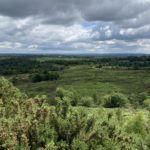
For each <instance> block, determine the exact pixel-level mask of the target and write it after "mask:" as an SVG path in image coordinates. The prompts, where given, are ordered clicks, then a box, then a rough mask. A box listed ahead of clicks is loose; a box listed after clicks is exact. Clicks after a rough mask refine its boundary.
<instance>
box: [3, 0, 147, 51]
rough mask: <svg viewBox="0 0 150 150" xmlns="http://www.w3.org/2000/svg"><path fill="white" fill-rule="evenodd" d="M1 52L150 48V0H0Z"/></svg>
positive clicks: (137, 49)
mask: <svg viewBox="0 0 150 150" xmlns="http://www.w3.org/2000/svg"><path fill="white" fill-rule="evenodd" d="M0 53H150V0H0Z"/></svg>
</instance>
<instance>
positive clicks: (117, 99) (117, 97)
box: [104, 93, 128, 108]
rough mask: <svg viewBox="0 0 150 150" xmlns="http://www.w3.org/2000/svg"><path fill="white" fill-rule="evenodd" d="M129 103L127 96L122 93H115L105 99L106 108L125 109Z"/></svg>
mask: <svg viewBox="0 0 150 150" xmlns="http://www.w3.org/2000/svg"><path fill="white" fill-rule="evenodd" d="M127 102H128V99H127V97H126V96H125V95H123V94H121V93H114V94H112V95H109V96H106V97H105V98H104V107H108V108H113V107H124V106H125V105H126V104H127Z"/></svg>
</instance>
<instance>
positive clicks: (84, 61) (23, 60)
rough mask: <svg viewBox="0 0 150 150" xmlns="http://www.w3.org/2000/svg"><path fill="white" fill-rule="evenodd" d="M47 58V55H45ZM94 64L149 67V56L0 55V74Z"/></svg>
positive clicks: (37, 71)
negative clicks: (68, 56) (61, 56)
mask: <svg viewBox="0 0 150 150" xmlns="http://www.w3.org/2000/svg"><path fill="white" fill-rule="evenodd" d="M46 58H47V57H46ZM92 64H93V65H96V66H97V67H98V68H101V67H103V66H104V67H105V66H111V67H125V68H127V69H136V70H137V69H149V68H150V56H140V57H137V56H130V57H120V58H119V57H117V58H115V57H107V58H95V57H87V58H67V57H66V58H64V57H63V58H58V57H56V58H53V57H52V58H51V57H48V58H47V59H45V57H40V56H39V57H37V56H36V57H34V56H33V57H31V56H30V57H29V56H24V57H21V56H18V57H13V56H12V57H6V58H5V57H1V58H0V74H1V75H13V74H24V73H39V72H40V73H41V72H44V71H61V70H63V69H64V68H65V67H67V66H70V65H92Z"/></svg>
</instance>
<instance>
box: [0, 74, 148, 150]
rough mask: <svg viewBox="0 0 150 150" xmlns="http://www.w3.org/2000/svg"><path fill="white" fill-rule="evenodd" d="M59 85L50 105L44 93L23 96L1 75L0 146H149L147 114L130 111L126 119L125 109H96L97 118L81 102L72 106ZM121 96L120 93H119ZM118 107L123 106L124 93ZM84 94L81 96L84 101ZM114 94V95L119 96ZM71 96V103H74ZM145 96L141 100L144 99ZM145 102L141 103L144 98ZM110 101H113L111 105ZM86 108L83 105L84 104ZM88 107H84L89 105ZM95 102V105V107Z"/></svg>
mask: <svg viewBox="0 0 150 150" xmlns="http://www.w3.org/2000/svg"><path fill="white" fill-rule="evenodd" d="M65 92H66V91H64V92H63V90H60V89H58V90H57V94H56V98H55V102H56V106H50V105H49V104H48V103H47V101H46V97H45V96H36V97H34V98H30V99H29V98H27V96H26V95H25V94H22V93H21V92H20V91H19V90H18V89H17V88H15V87H14V86H13V85H12V84H11V83H10V82H8V81H7V80H6V79H5V78H3V77H1V78H0V133H1V134H0V149H1V150H36V149H37V150H38V149H41V150H44V149H45V150H130V149H131V150H136V149H137V150H149V149H150V127H149V123H150V119H149V114H148V113H147V116H144V115H143V114H142V113H136V115H131V117H132V118H130V119H128V120H126V121H125V122H126V123H124V115H123V111H122V110H123V109H121V108H120V109H118V110H117V111H116V113H112V112H108V113H107V115H106V117H103V115H102V114H101V113H99V114H98V115H99V118H100V120H101V121H98V120H97V119H96V118H95V116H94V115H91V114H90V113H89V112H88V110H87V111H83V109H82V106H78V107H73V106H74V103H75V102H76V101H75V100H74V101H73V100H71V97H70V96H69V95H70V94H67V92H66V94H64V93H65ZM118 97H119V98H118ZM114 98H115V99H116V98H117V99H119V100H120V98H121V99H123V100H124V101H123V103H120V105H121V106H120V105H118V103H117V106H116V107H125V106H124V104H126V98H124V97H123V95H121V96H120V95H119V96H118V95H114V96H112V97H108V98H107V102H106V103H105V105H106V104H107V105H108V106H109V105H110V104H111V101H113V100H114ZM86 100H87V99H86V98H85V99H84V100H83V101H86ZM119 100H118V101H119ZM73 102H74V103H73ZM146 103H149V100H146V101H145V104H146ZM143 105H144V103H143ZM111 106H112V105H111ZM84 109H86V108H84ZM87 109H88V108H87ZM94 109H96V108H93V110H94Z"/></svg>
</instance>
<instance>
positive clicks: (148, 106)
mask: <svg viewBox="0 0 150 150" xmlns="http://www.w3.org/2000/svg"><path fill="white" fill-rule="evenodd" d="M143 107H144V108H146V109H148V110H150V99H146V100H144V101H143Z"/></svg>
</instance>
